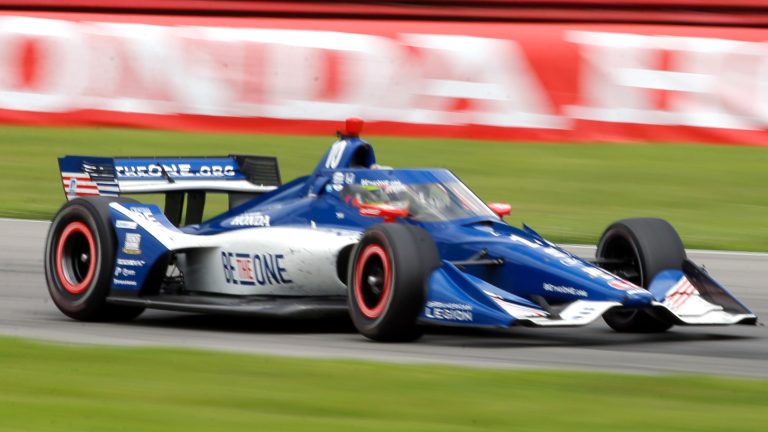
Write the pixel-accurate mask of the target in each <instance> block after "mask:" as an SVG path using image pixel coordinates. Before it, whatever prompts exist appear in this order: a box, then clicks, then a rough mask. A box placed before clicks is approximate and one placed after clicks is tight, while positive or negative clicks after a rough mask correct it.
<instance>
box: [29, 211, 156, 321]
mask: <svg viewBox="0 0 768 432" xmlns="http://www.w3.org/2000/svg"><path fill="white" fill-rule="evenodd" d="M112 202H119V203H136V202H137V201H135V200H132V199H129V198H111V197H88V198H76V199H74V200H72V201H69V202H68V203H66V204H65V205H64V206H63V207H62V208H61V210H59V212H58V213H57V214H56V217H54V219H53V222H52V223H51V227H50V229H49V230H48V236H47V238H46V242H45V261H44V265H45V279H46V282H47V283H48V292H49V293H50V295H51V299H53V303H54V304H55V305H56V307H57V308H59V310H60V311H61V312H63V313H64V314H65V315H67V316H68V317H70V318H74V319H76V320H80V321H128V320H132V319H134V318H136V317H137V316H139V315H140V314H141V313H142V312H143V311H144V308H141V307H133V306H118V305H112V304H108V303H107V302H106V298H107V296H108V295H109V290H110V286H111V283H112V269H113V268H114V265H115V255H116V250H117V240H116V238H115V231H114V229H113V228H112V218H111V216H110V212H109V204H110V203H112Z"/></svg>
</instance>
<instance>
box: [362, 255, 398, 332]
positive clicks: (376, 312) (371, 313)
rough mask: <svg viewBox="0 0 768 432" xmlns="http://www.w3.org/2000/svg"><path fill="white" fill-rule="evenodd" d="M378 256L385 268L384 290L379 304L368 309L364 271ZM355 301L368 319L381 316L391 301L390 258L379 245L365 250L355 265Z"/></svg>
mask: <svg viewBox="0 0 768 432" xmlns="http://www.w3.org/2000/svg"><path fill="white" fill-rule="evenodd" d="M373 256H377V257H379V259H380V260H381V262H382V266H383V267H384V286H383V288H382V292H381V297H380V298H379V302H378V303H377V304H376V306H374V307H372V308H371V307H368V305H366V304H365V300H364V298H363V288H362V285H363V269H364V268H365V265H366V264H367V263H368V260H369V259H370V258H371V257H373ZM354 283H355V300H356V301H357V306H358V308H359V309H360V312H362V313H363V315H365V316H366V317H368V318H371V319H376V318H378V317H379V316H381V313H382V312H383V311H384V308H385V307H386V306H387V302H388V301H389V296H390V292H391V288H390V285H391V283H392V269H391V264H390V262H389V257H388V256H387V253H386V252H385V251H384V249H382V247H381V246H379V245H375V244H372V245H368V246H366V248H365V249H364V250H363V253H362V254H360V258H359V259H358V260H357V263H356V265H355V281H354Z"/></svg>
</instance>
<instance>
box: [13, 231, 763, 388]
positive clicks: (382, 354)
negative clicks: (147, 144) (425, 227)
mask: <svg viewBox="0 0 768 432" xmlns="http://www.w3.org/2000/svg"><path fill="white" fill-rule="evenodd" d="M47 229H48V223H47V222H35V221H17V220H2V219H0V334H4V335H11V336H18V337H26V338H35V339H42V340H47V341H55V342H60V343H82V344H109V345H127V346H157V345H160V346H176V347H189V348H202V349H213V350H223V351H236V352H250V353H263V354H276V355H287V356H302V357H317V358H347V359H363V360H378V361H387V362H401V363H435V364H456V365H466V366H477V367H502V368H548V369H552V368H554V369H576V370H602V371H606V370H607V371H622V372H631V373H651V374H655V373H706V374H719V375H736V376H747V377H760V378H768V327H764V326H758V327H752V326H731V327H698V328H692V327H686V328H683V327H675V328H673V329H672V330H671V331H669V332H667V333H663V334H656V335H631V334H619V333H615V332H613V331H612V330H611V329H610V328H608V327H607V326H606V325H605V324H604V323H603V322H602V320H600V321H598V322H595V323H593V324H591V325H589V326H587V327H582V328H569V329H530V328H514V329H512V330H510V331H508V332H503V333H498V332H487V331H467V330H454V329H437V328H436V329H430V330H428V332H427V334H426V335H425V336H424V337H423V338H422V339H421V340H419V341H418V342H416V343H410V344H380V343H375V342H370V341H367V340H366V339H364V338H363V337H362V336H360V335H358V334H356V333H355V331H354V328H353V327H352V325H351V323H350V322H349V321H348V320H347V319H338V320H334V321H330V322H328V321H286V320H254V319H243V318H237V319H235V318H231V317H217V316H205V315H193V314H182V313H172V312H161V311H147V312H145V313H144V314H143V315H142V316H141V317H139V318H138V319H137V320H136V321H134V322H131V323H121V324H114V323H80V322H76V321H72V320H70V319H68V318H67V317H65V316H64V315H62V314H61V313H60V312H59V311H58V310H57V309H56V307H55V306H54V305H53V303H52V302H51V300H50V299H49V297H48V293H47V290H46V287H45V278H44V276H43V261H42V257H43V243H44V239H45V234H46V231H47ZM570 249H571V250H572V251H574V252H575V253H577V254H579V255H590V254H591V253H593V249H591V248H588V247H583V246H581V247H578V246H577V247H571V248H570ZM689 257H691V258H692V259H693V260H694V261H696V262H698V263H700V264H703V265H705V266H706V267H707V269H708V270H709V272H710V274H712V275H713V276H714V277H715V278H716V279H718V280H719V281H720V282H722V283H723V284H724V285H725V286H726V287H728V288H729V289H731V291H732V292H734V293H735V294H736V295H737V296H738V297H739V298H740V299H741V300H742V301H744V302H745V303H746V304H747V305H748V306H749V307H751V308H752V309H753V311H754V312H755V313H757V314H758V316H759V317H760V318H761V319H762V320H767V319H768V254H751V253H738V252H710V251H689Z"/></svg>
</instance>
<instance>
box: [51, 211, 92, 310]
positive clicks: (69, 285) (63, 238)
mask: <svg viewBox="0 0 768 432" xmlns="http://www.w3.org/2000/svg"><path fill="white" fill-rule="evenodd" d="M74 233H80V234H82V235H83V236H84V237H85V239H86V241H87V242H88V248H89V249H90V254H91V261H90V263H88V272H87V273H86V274H85V277H84V278H83V280H82V281H80V282H77V281H72V280H70V279H69V277H67V274H66V272H65V271H64V246H66V244H67V240H69V238H70V236H71V235H72V234H74ZM96 259H97V258H96V242H95V241H94V239H93V233H92V232H91V229H90V228H88V226H87V225H86V224H84V223H82V222H70V223H69V225H67V226H66V227H65V228H64V230H63V231H62V232H61V235H60V236H59V241H58V244H57V245H56V275H57V276H58V279H59V281H60V282H61V285H62V286H63V287H64V289H65V290H66V291H67V292H68V293H70V294H75V295H77V294H81V293H82V292H83V291H85V290H86V289H88V286H89V285H90V284H91V282H92V281H93V276H94V274H95V273H96Z"/></svg>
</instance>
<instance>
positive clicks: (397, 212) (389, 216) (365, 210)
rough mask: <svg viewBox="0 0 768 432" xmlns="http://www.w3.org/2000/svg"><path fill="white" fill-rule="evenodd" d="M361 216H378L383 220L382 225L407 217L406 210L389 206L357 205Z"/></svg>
mask: <svg viewBox="0 0 768 432" xmlns="http://www.w3.org/2000/svg"><path fill="white" fill-rule="evenodd" d="M359 206H360V215H361V216H379V217H383V218H384V223H392V222H394V221H395V219H397V218H399V217H401V218H403V217H406V216H408V209H407V208H401V207H394V206H391V205H389V204H362V203H360V204H359Z"/></svg>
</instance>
